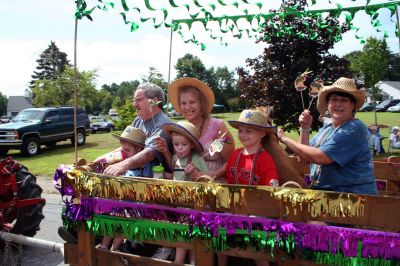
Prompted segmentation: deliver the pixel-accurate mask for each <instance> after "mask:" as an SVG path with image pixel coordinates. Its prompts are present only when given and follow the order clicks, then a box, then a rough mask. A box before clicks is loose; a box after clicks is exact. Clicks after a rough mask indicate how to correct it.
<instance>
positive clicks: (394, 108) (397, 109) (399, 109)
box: [387, 103, 400, 113]
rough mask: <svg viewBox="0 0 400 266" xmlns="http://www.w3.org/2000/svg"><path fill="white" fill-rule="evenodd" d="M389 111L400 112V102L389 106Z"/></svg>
mask: <svg viewBox="0 0 400 266" xmlns="http://www.w3.org/2000/svg"><path fill="white" fill-rule="evenodd" d="M387 111H388V112H391V113H399V112H400V103H398V104H396V105H395V106H392V107H389V108H388V109H387Z"/></svg>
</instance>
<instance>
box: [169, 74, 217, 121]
mask: <svg viewBox="0 0 400 266" xmlns="http://www.w3.org/2000/svg"><path fill="white" fill-rule="evenodd" d="M185 87H194V88H196V89H198V90H199V91H200V93H201V94H203V96H204V99H205V102H204V104H205V105H206V106H204V109H203V110H204V111H207V112H208V113H211V111H212V109H213V107H214V103H215V96H214V92H213V91H212V89H211V88H210V87H209V86H208V85H207V84H205V83H204V82H202V81H201V80H198V79H195V78H179V79H177V80H175V81H174V82H172V83H171V85H170V86H169V89H168V99H169V100H170V102H171V104H172V106H173V107H174V109H175V110H176V111H177V112H178V113H182V111H181V107H180V103H179V98H180V96H179V95H180V90H181V89H182V88H185Z"/></svg>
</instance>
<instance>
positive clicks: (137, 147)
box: [99, 126, 146, 250]
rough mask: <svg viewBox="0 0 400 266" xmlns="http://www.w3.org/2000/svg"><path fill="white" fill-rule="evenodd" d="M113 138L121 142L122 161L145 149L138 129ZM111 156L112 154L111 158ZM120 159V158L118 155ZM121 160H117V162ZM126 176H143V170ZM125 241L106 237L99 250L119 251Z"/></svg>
mask: <svg viewBox="0 0 400 266" xmlns="http://www.w3.org/2000/svg"><path fill="white" fill-rule="evenodd" d="M113 137H115V138H117V139H118V140H119V144H120V146H121V150H120V151H118V152H120V154H121V155H122V157H121V159H122V160H125V159H127V158H129V157H132V156H134V155H135V154H137V153H138V152H140V151H142V150H143V149H144V142H145V139H146V136H145V135H144V133H143V131H142V130H140V129H138V128H135V127H132V126H127V127H126V128H125V130H124V131H123V132H122V133H121V135H115V134H113ZM114 153H115V152H114ZM111 155H112V153H110V156H111ZM118 157H120V156H119V155H118ZM119 160H120V159H119V158H117V161H119ZM117 161H116V162H117ZM125 176H143V168H142V167H140V168H137V169H131V170H128V171H127V172H126V173H125ZM123 241H124V238H123V237H115V238H114V240H113V238H112V237H109V236H104V237H103V240H102V241H101V244H100V245H99V248H101V249H111V250H117V248H118V247H119V246H120V245H121V243H122V242H123ZM111 242H112V243H111ZM110 245H111V247H110Z"/></svg>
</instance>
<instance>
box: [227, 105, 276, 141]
mask: <svg viewBox="0 0 400 266" xmlns="http://www.w3.org/2000/svg"><path fill="white" fill-rule="evenodd" d="M269 121H270V119H269V117H268V114H267V113H265V112H263V111H261V110H253V109H246V110H243V111H242V112H241V113H240V116H239V119H238V120H228V123H229V124H230V125H231V126H232V127H234V128H236V129H237V128H238V127H240V126H248V127H253V128H256V129H258V130H262V131H265V132H266V133H267V135H272V134H275V133H276V127H275V126H272V125H271V124H270V123H269Z"/></svg>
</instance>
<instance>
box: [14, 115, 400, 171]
mask: <svg viewBox="0 0 400 266" xmlns="http://www.w3.org/2000/svg"><path fill="white" fill-rule="evenodd" d="M213 116H214V117H217V118H220V119H223V120H224V121H227V120H236V119H238V117H239V113H224V114H216V115H213ZM357 118H359V119H361V120H362V121H363V122H364V123H365V124H366V125H367V126H368V125H371V124H374V121H375V120H374V119H375V118H374V113H373V112H366V113H357ZM180 119H182V118H181V117H175V118H173V120H175V121H178V120H180ZM226 124H227V126H228V128H229V130H230V131H231V132H232V134H233V136H234V139H235V143H236V146H237V147H240V146H241V144H240V142H239V140H238V138H237V130H236V129H234V128H232V127H230V126H229V124H228V123H226ZM378 124H381V125H386V126H388V127H387V128H381V129H380V131H381V134H382V135H383V136H384V137H389V128H390V127H392V126H395V125H399V124H400V114H399V113H378ZM287 134H288V136H289V137H291V138H293V139H296V140H297V139H298V136H299V135H298V134H297V132H295V131H292V132H288V133H287ZM388 143H389V141H388V138H385V139H384V141H383V146H384V148H385V150H386V151H387V148H388ZM42 147H43V148H42V151H41V153H40V154H39V155H37V156H35V157H24V156H22V155H21V154H20V153H19V151H10V153H11V155H12V157H13V158H14V159H16V160H18V161H19V162H21V163H22V164H24V165H25V166H27V167H28V168H29V170H30V171H31V172H32V173H33V174H35V175H37V176H42V177H46V178H48V179H50V178H52V176H53V174H54V172H55V170H56V168H57V166H58V165H60V164H71V163H72V162H73V161H74V158H75V157H74V149H73V146H72V145H71V143H70V142H69V141H64V142H60V143H58V144H57V146H56V147H54V148H50V149H49V148H46V147H44V146H42ZM117 147H118V141H117V139H115V138H114V137H112V135H111V134H109V133H98V134H92V135H90V136H88V137H87V139H86V144H85V145H83V146H81V147H78V157H79V158H84V159H86V160H87V161H92V160H94V159H95V158H96V157H97V156H99V155H101V154H104V153H106V152H109V151H111V150H113V149H115V148H117ZM391 155H397V156H400V151H399V150H396V151H395V152H394V153H393V152H392V153H390V154H387V153H386V154H383V155H380V156H379V157H387V156H391Z"/></svg>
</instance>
